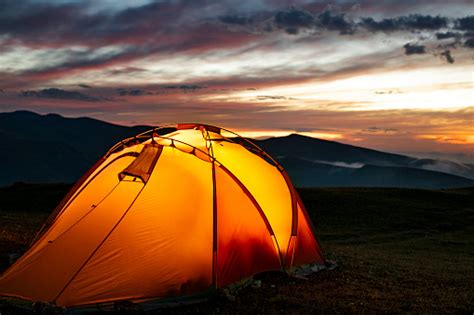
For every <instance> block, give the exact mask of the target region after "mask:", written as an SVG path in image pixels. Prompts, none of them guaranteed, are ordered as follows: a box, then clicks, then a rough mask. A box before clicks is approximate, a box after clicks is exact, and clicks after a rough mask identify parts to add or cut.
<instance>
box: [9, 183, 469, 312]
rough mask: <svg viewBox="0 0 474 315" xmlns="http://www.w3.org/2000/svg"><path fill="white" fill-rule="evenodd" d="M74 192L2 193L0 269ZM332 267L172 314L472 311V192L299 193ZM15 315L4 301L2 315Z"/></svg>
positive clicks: (273, 279)
mask: <svg viewBox="0 0 474 315" xmlns="http://www.w3.org/2000/svg"><path fill="white" fill-rule="evenodd" d="M68 188H69V186H68V185H33V186H29V185H17V186H14V187H10V188H1V189H0V268H2V269H4V268H5V267H6V266H7V265H8V258H9V257H8V254H10V253H13V252H15V251H20V252H21V251H22V250H24V249H25V248H26V247H27V246H28V244H29V242H30V241H31V239H32V237H33V236H34V235H35V231H36V230H37V229H38V228H39V227H40V225H41V223H42V222H43V220H44V219H45V218H46V217H47V215H48V211H51V210H52V209H53V208H54V206H55V205H56V204H57V203H58V202H59V200H60V199H61V197H62V196H63V195H64V194H65V193H66V192H67V190H68ZM299 192H300V194H301V196H302V199H303V201H304V202H305V204H306V206H307V208H308V210H309V212H310V215H311V217H312V219H313V221H314V223H315V226H316V229H317V233H318V237H319V240H320V242H321V245H322V247H323V251H324V253H325V255H326V256H327V258H328V259H331V260H335V261H336V262H337V264H338V265H339V267H338V268H337V269H335V270H332V271H322V272H319V273H316V274H313V275H311V276H310V277H309V279H308V280H301V279H295V278H290V277H288V276H286V275H284V274H280V273H272V274H265V275H260V276H258V278H259V279H261V280H262V285H261V287H259V288H251V287H248V288H244V289H242V290H241V291H240V292H239V294H238V296H237V297H236V299H235V301H230V300H228V299H227V298H225V297H221V296H216V297H215V298H213V299H212V300H210V301H209V302H204V303H201V304H196V305H192V306H185V307H179V308H173V309H169V310H167V311H169V312H171V313H196V312H197V313H242V312H247V313H248V312H250V313H254V312H259V313H275V312H283V313H287V312H292V313H310V312H311V313H342V312H344V313H345V312H349V313H465V314H472V313H473V312H474V224H473V223H474V188H470V189H458V190H438V191H434V190H411V189H378V188H371V189H365V188H364V189H363V188H344V189H340V188H327V189H301V190H300V191H299ZM15 311H17V310H15V309H13V310H12V309H11V308H10V306H8V305H7V304H5V303H3V304H2V303H1V302H0V313H1V314H2V315H4V314H8V313H9V312H15Z"/></svg>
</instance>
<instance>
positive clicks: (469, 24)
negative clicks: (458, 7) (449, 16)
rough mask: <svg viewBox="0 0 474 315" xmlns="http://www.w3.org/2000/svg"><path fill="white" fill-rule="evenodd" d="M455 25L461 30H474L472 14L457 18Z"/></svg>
mask: <svg viewBox="0 0 474 315" xmlns="http://www.w3.org/2000/svg"><path fill="white" fill-rule="evenodd" d="M455 27H456V28H457V29H459V30H463V31H474V15H470V16H466V17H463V18H459V19H457V20H456V26H455Z"/></svg>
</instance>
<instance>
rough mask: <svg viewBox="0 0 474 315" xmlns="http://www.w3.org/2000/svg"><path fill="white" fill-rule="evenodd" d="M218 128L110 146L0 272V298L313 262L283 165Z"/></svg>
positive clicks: (128, 294) (156, 291) (167, 289)
mask: <svg viewBox="0 0 474 315" xmlns="http://www.w3.org/2000/svg"><path fill="white" fill-rule="evenodd" d="M222 131H223V129H221V128H218V127H213V126H207V125H199V124H180V125H178V126H177V128H176V129H175V131H172V132H170V133H167V134H165V135H160V136H158V135H157V133H156V132H154V130H151V131H150V132H147V133H145V134H143V135H139V136H137V137H135V138H133V139H126V140H124V141H122V142H121V143H119V144H118V145H116V146H115V147H113V148H112V149H111V151H109V153H107V154H106V156H104V157H103V158H102V159H101V160H100V161H99V162H98V163H96V165H95V166H94V167H93V168H92V169H91V170H90V171H89V172H88V173H86V175H85V176H84V177H83V178H82V179H81V180H80V181H79V183H78V184H76V186H75V187H74V188H73V190H72V191H71V192H70V193H69V194H68V195H67V196H66V198H65V200H63V201H62V202H61V203H60V205H59V206H58V208H57V209H56V210H55V211H54V212H53V215H52V216H51V217H50V218H49V219H48V220H47V222H46V223H45V225H44V226H43V228H42V230H41V231H40V234H39V235H38V237H37V238H36V239H35V242H34V243H33V244H32V245H31V247H30V248H29V249H28V251H27V252H26V253H25V254H24V255H23V256H22V257H21V258H20V259H19V260H18V261H17V262H15V263H14V264H13V265H12V266H11V267H10V268H9V269H8V270H6V271H5V272H4V273H3V274H2V275H1V276H0V296H8V297H17V298H22V299H26V300H29V301H33V302H38V301H41V302H46V303H51V304H53V305H57V306H61V307H79V306H85V305H97V304H101V303H113V302H118V301H130V302H143V301H149V300H157V299H158V300H159V299H162V300H169V299H170V298H180V297H187V296H192V295H196V294H201V293H203V292H206V291H209V289H213V288H214V289H215V288H223V287H225V286H227V285H231V284H234V283H237V282H239V281H241V280H243V279H246V278H249V277H251V276H252V275H254V274H256V273H259V272H263V271H269V270H283V271H287V272H291V270H292V269H293V268H294V267H296V266H300V265H305V264H310V263H317V264H324V263H325V261H324V258H323V255H322V253H321V249H320V246H319V244H318V241H317V239H316V238H315V236H314V233H313V228H312V225H311V222H310V219H309V216H308V214H307V212H306V210H305V209H304V206H303V204H302V202H301V200H300V199H299V197H298V194H297V192H296V190H295V189H294V187H293V185H292V184H291V181H290V180H289V177H288V176H287V174H286V173H285V172H284V170H283V169H282V167H281V166H280V165H278V163H276V162H274V161H273V160H271V158H270V157H269V156H268V155H266V153H265V152H263V150H261V149H259V148H258V147H256V146H255V145H253V144H252V147H251V148H250V147H248V146H245V145H242V144H240V143H238V142H237V141H236V139H233V138H227V137H225V136H223V135H222V134H221V132H222Z"/></svg>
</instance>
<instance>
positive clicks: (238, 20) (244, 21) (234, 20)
mask: <svg viewBox="0 0 474 315" xmlns="http://www.w3.org/2000/svg"><path fill="white" fill-rule="evenodd" d="M218 19H219V20H220V21H221V22H222V23H226V24H235V25H248V24H251V23H253V19H252V18H250V17H248V16H242V15H236V14H229V15H224V16H221V17H219V18H218Z"/></svg>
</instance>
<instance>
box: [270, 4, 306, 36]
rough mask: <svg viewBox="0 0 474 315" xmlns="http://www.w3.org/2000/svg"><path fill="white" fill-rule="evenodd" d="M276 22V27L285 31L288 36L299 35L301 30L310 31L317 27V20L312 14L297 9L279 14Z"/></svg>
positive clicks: (293, 8) (276, 15)
mask: <svg viewBox="0 0 474 315" xmlns="http://www.w3.org/2000/svg"><path fill="white" fill-rule="evenodd" d="M274 20H275V24H276V26H277V27H278V28H282V29H285V31H286V32H287V33H288V34H298V32H299V30H300V29H301V28H306V29H309V28H311V27H314V25H315V18H314V16H313V15H312V14H311V13H310V12H308V11H306V10H303V9H298V8H295V7H292V8H290V9H289V10H286V11H279V12H277V13H276V14H275V17H274Z"/></svg>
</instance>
